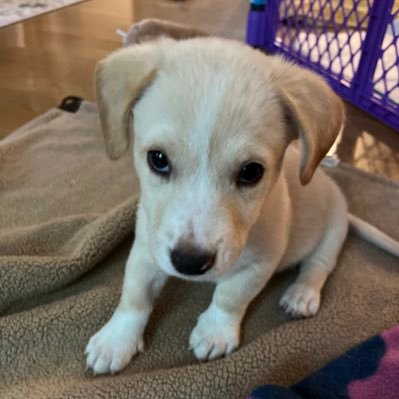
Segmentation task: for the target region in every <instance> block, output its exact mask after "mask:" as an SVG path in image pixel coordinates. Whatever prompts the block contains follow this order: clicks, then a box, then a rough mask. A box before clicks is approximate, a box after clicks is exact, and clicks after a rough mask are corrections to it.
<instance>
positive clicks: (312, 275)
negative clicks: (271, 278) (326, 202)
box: [280, 197, 348, 317]
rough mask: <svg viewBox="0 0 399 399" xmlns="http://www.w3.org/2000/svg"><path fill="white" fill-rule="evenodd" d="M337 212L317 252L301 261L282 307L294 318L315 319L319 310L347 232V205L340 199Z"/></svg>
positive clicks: (338, 199)
mask: <svg viewBox="0 0 399 399" xmlns="http://www.w3.org/2000/svg"><path fill="white" fill-rule="evenodd" d="M336 205H337V206H336V209H335V212H334V211H332V212H331V214H330V215H329V216H330V219H329V223H328V225H327V227H326V231H325V234H324V236H323V237H322V239H321V241H320V242H319V244H318V245H317V247H316V249H315V250H314V251H313V252H312V253H311V254H310V255H309V256H308V257H307V258H306V259H304V260H303V261H302V263H301V267H300V270H299V275H298V278H297V279H296V281H295V282H294V283H293V284H292V285H290V286H289V287H288V289H287V290H286V292H285V293H284V295H283V296H282V298H281V300H280V305H281V306H282V307H283V308H284V309H285V310H286V312H287V313H290V314H291V315H292V316H294V317H310V316H314V315H315V314H316V313H317V311H318V310H319V306H320V293H321V290H322V288H323V286H324V284H325V282H326V280H327V277H328V276H329V274H330V273H331V272H332V271H333V269H334V267H335V265H336V263H337V258H338V255H339V253H340V251H341V248H342V245H343V243H344V241H345V238H346V235H347V232H348V217H347V210H346V204H345V203H344V200H343V199H341V198H340V197H339V198H337V204H336Z"/></svg>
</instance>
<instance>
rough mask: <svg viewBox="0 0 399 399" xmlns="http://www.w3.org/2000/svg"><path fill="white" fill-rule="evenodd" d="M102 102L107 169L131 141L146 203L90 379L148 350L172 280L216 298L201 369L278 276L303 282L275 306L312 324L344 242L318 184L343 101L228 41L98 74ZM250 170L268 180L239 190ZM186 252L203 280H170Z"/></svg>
mask: <svg viewBox="0 0 399 399" xmlns="http://www.w3.org/2000/svg"><path fill="white" fill-rule="evenodd" d="M162 26H163V25H162ZM144 28H145V26H144ZM153 28H154V26H153V25H151V29H153ZM144 30H145V29H144ZM139 41H140V40H138V41H137V42H139ZM97 96H98V102H99V107H100V115H101V121H102V127H103V131H104V136H105V139H106V144H107V151H108V153H109V154H110V156H111V157H113V158H117V157H119V156H120V155H121V154H122V153H123V150H124V149H126V148H127V147H128V144H129V137H130V135H131V133H129V132H131V131H133V132H134V162H135V169H136V171H137V175H138V177H139V180H140V187H141V197H140V204H139V209H138V214H137V225H136V240H135V243H134V246H133V249H132V252H131V254H130V256H129V260H128V262H127V266H126V274H125V280H124V287H123V292H122V298H121V301H120V304H119V306H118V308H117V310H116V311H115V314H114V316H113V317H112V318H111V320H110V321H109V322H108V323H107V324H106V325H105V326H104V327H103V328H102V329H101V330H100V331H99V332H98V333H97V334H95V335H94V336H93V337H92V339H91V340H90V341H89V344H88V346H87V350H86V352H87V355H88V358H87V365H88V367H90V368H92V369H93V371H94V372H95V373H106V372H116V371H119V370H121V369H122V368H123V367H125V366H126V364H127V363H128V362H129V361H130V359H131V357H132V356H134V355H135V354H136V353H137V352H138V351H140V350H141V349H142V348H143V332H144V328H145V325H146V323H147V321H148V318H149V316H150V313H151V311H152V305H153V301H154V299H155V298H156V296H157V295H158V293H159V292H160V290H161V288H162V286H163V284H164V283H165V281H166V278H167V276H168V275H174V276H178V277H181V278H185V279H190V280H195V281H211V282H214V283H215V284H216V289H215V292H214V295H213V298H212V302H211V304H210V306H209V308H208V309H207V310H206V311H205V312H204V313H203V314H202V315H201V316H200V317H199V320H198V323H197V325H196V326H195V328H194V330H193V331H192V334H191V337H190V347H191V349H192V350H193V352H194V355H195V356H196V357H197V358H198V359H201V360H205V359H214V358H216V357H219V356H223V355H226V354H228V353H230V352H231V351H233V350H234V349H235V348H236V347H237V346H238V345H239V339H240V324H241V320H242V318H243V317H244V314H245V312H246V309H247V307H248V305H249V303H250V302H251V301H252V299H253V298H254V297H255V296H256V295H257V294H258V293H259V292H260V291H261V290H262V288H263V287H264V286H265V284H266V283H267V281H268V280H269V278H270V277H271V276H272V275H273V274H274V273H275V272H278V271H281V270H283V269H285V268H288V267H291V266H293V265H295V264H297V263H298V262H301V269H300V272H299V276H298V278H297V280H296V281H295V282H294V283H293V284H292V285H291V286H290V287H289V288H288V289H287V291H286V293H285V294H284V295H283V297H282V299H281V302H280V303H281V305H282V306H283V307H284V308H285V309H286V310H287V312H289V313H290V314H292V315H293V316H295V317H308V316H313V315H314V314H316V312H317V311H318V309H319V306H320V292H321V290H322V287H323V285H324V283H325V281H326V279H327V277H328V275H329V274H330V273H331V272H332V270H333V269H334V267H335V265H336V261H337V257H338V255H339V252H340V250H341V247H342V244H343V242H344V240H345V237H346V234H347V230H348V212H347V206H346V202H345V199H344V197H343V195H342V194H341V192H340V191H339V189H338V188H337V186H336V185H335V183H334V182H333V181H332V180H331V179H329V178H328V177H327V176H326V175H325V174H324V173H323V172H322V171H321V170H316V167H317V164H318V163H319V161H320V159H322V157H323V156H324V155H325V154H326V153H327V151H328V149H329V147H330V146H331V145H332V144H333V142H334V140H335V138H336V137H337V135H338V133H339V131H340V129H341V128H342V124H343V122H344V113H343V107H342V103H341V101H340V100H339V99H338V97H337V96H336V95H335V94H334V93H333V92H332V91H331V89H329V87H328V86H327V85H326V84H325V83H324V82H323V81H322V80H321V79H320V78H318V77H317V76H315V75H313V74H311V73H310V72H307V71H305V70H302V69H300V68H298V67H296V66H294V65H291V64H288V63H287V62H285V61H284V60H282V59H279V58H274V57H267V56H265V55H263V54H261V53H260V52H258V51H255V50H253V49H250V48H249V47H246V46H244V45H242V44H239V43H235V42H231V41H226V40H220V39H193V40H187V41H182V42H174V41H172V40H160V41H158V42H151V43H147V44H143V45H138V46H133V47H130V48H127V49H123V50H120V51H118V52H116V53H114V54H112V55H111V56H110V57H108V58H107V59H106V60H105V61H103V62H102V63H101V64H100V66H99V68H98V71H97ZM132 103H134V107H133V119H134V122H133V123H132V124H131V125H130V126H129V123H130V122H128V121H129V118H127V117H126V116H128V115H129V114H130V113H131V106H132ZM296 139H299V141H300V142H301V152H299V151H298V149H297V148H296V147H297V145H296V144H297V143H296V141H295V140H296ZM150 150H162V151H163V152H164V153H166V154H167V156H168V158H169V160H170V162H171V165H172V169H171V170H172V172H171V175H170V177H169V178H168V179H166V180H165V179H163V178H161V177H160V176H158V175H156V174H154V173H153V172H152V171H151V170H150V168H149V166H148V164H147V160H146V156H147V152H148V151H150ZM245 162H258V163H261V164H262V165H264V168H265V173H264V176H263V178H262V180H261V181H260V182H259V183H258V184H257V185H255V186H253V187H246V188H242V187H239V186H237V184H236V183H237V173H238V171H239V169H240V167H241V166H240V165H242V164H243V163H245ZM358 225H359V226H360V227H359V228H361V227H362V226H363V224H361V223H358ZM370 234H371V233H370ZM370 234H368V235H367V237H369V236H370ZM379 238H380V240H379V241H381V240H382V239H383V238H384V236H379ZM182 239H184V240H190V242H192V243H193V244H195V245H196V246H198V247H201V248H205V249H207V250H209V251H216V252H217V256H216V261H215V263H214V265H213V267H212V268H211V269H210V270H209V271H208V272H207V273H205V274H204V275H198V276H188V275H183V274H181V273H178V272H177V271H176V269H175V268H174V266H173V264H172V262H171V258H170V251H171V250H172V249H173V248H175V246H176V245H177V243H178V242H180V241H181V240H182ZM379 241H378V240H377V241H376V242H377V243H378V242H379ZM390 245H391V246H388V247H389V248H391V247H392V245H393V246H395V243H392V242H391V243H390ZM398 247H399V245H398Z"/></svg>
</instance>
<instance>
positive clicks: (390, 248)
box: [349, 213, 399, 257]
mask: <svg viewBox="0 0 399 399" xmlns="http://www.w3.org/2000/svg"><path fill="white" fill-rule="evenodd" d="M349 227H350V229H351V231H352V232H353V233H355V234H356V235H357V236H359V237H361V238H363V239H365V240H366V241H368V242H370V243H372V244H374V245H376V246H377V247H379V248H381V249H383V250H384V251H387V252H389V253H390V254H392V255H395V256H398V257H399V241H396V240H394V239H393V238H391V237H389V235H387V234H385V233H383V232H382V231H381V230H379V229H377V227H374V226H372V225H371V224H369V223H367V222H365V221H364V220H362V219H360V218H358V217H356V216H354V215H352V214H351V213H350V214H349Z"/></svg>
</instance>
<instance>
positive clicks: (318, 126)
mask: <svg viewBox="0 0 399 399" xmlns="http://www.w3.org/2000/svg"><path fill="white" fill-rule="evenodd" d="M275 62H276V63H277V65H276V68H275V72H274V76H275V78H276V83H277V87H278V90H280V93H281V99H282V103H283V106H284V109H285V117H286V122H287V126H288V128H289V130H290V138H291V139H295V138H299V139H300V142H301V167H300V179H301V183H302V184H307V183H309V181H310V180H311V178H312V176H313V173H314V171H315V169H316V168H317V166H318V164H319V163H320V161H321V160H322V159H323V158H324V156H325V155H326V154H327V152H328V150H329V149H330V148H331V146H332V145H333V144H334V141H335V139H336V138H337V136H338V134H339V132H340V130H341V128H342V126H343V124H344V122H345V110H344V105H343V102H342V101H341V99H340V98H339V97H338V96H337V95H336V94H335V93H334V91H333V90H332V89H331V88H330V87H329V86H328V84H327V83H326V82H325V81H324V80H323V79H322V78H321V77H319V76H318V75H316V74H315V73H312V72H310V71H308V70H305V69H302V68H300V67H298V66H295V65H293V64H290V63H287V62H286V61H283V60H281V59H277V60H276V61H275Z"/></svg>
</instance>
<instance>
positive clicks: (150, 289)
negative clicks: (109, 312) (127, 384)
mask: <svg viewBox="0 0 399 399" xmlns="http://www.w3.org/2000/svg"><path fill="white" fill-rule="evenodd" d="M139 237H140V236H136V241H135V243H134V245H133V248H132V251H131V253H130V255H129V259H128V261H127V265H126V273H125V279H124V285H123V291H122V296H121V300H120V303H119V305H118V307H117V309H116V310H115V312H114V314H113V316H112V317H111V319H110V320H109V321H108V323H106V324H105V325H104V326H103V327H102V328H101V330H99V331H98V332H97V333H96V334H95V335H93V336H92V337H91V339H90V341H89V343H88V345H87V348H86V354H87V367H88V368H91V369H92V370H93V373H94V374H104V373H116V372H118V371H120V370H122V369H123V368H124V367H125V366H126V365H127V364H128V363H129V362H130V360H131V358H132V357H133V356H134V355H135V354H136V353H138V352H141V351H142V350H143V348H144V342H143V333H144V329H145V327H146V325H147V322H148V319H149V316H150V314H151V311H152V305H153V301H154V299H155V298H156V297H157V296H158V294H159V292H160V291H161V289H162V287H163V285H164V283H165V281H166V275H165V274H164V273H163V272H162V271H161V270H160V269H159V267H158V266H157V265H155V264H154V262H153V260H152V259H151V258H149V255H148V254H149V253H150V252H149V249H148V248H147V245H146V243H145V242H144V240H140V238H139Z"/></svg>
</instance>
